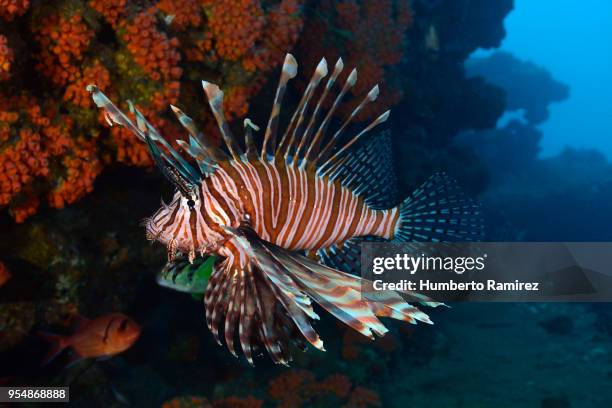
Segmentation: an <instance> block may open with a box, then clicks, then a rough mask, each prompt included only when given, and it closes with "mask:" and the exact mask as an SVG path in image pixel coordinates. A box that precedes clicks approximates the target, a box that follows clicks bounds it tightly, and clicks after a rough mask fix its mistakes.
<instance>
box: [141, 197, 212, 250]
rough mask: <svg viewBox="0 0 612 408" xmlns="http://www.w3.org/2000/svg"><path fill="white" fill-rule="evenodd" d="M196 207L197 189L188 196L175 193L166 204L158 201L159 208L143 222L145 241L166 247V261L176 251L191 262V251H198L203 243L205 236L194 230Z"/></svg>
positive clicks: (198, 213)
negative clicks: (187, 257)
mask: <svg viewBox="0 0 612 408" xmlns="http://www.w3.org/2000/svg"><path fill="white" fill-rule="evenodd" d="M200 206H201V201H200V194H199V189H197V188H196V189H194V190H193V192H192V193H191V194H190V195H185V194H183V193H182V192H181V191H180V190H176V192H175V193H174V196H173V197H172V200H171V201H170V203H169V204H166V203H165V202H164V201H163V200H162V201H161V206H160V208H159V209H158V210H157V211H155V213H154V214H153V215H152V216H151V217H149V218H146V219H145V220H144V221H143V225H144V227H145V228H146V236H147V239H148V240H151V241H158V242H161V243H162V244H164V245H166V246H167V248H168V259H169V260H170V261H172V260H174V257H175V255H176V253H177V252H181V253H184V254H187V255H188V256H189V257H190V259H191V260H193V257H195V251H196V250H199V251H201V249H202V245H203V244H205V242H204V240H205V237H203V236H201V231H199V229H198V228H197V226H198V224H199V223H200V222H201V221H202V216H201V215H200V214H201V212H200Z"/></svg>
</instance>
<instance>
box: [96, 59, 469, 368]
mask: <svg viewBox="0 0 612 408" xmlns="http://www.w3.org/2000/svg"><path fill="white" fill-rule="evenodd" d="M343 68H344V67H343V63H342V60H341V59H340V60H338V62H337V63H336V65H335V67H334V69H333V72H332V73H331V75H330V76H329V79H328V80H327V82H326V84H325V85H324V86H323V89H322V90H320V92H319V93H320V96H319V97H318V101H316V103H314V102H313V100H314V99H315V98H314V95H315V93H316V91H317V88H318V86H319V85H320V83H321V81H322V79H323V78H324V77H326V76H327V74H328V70H327V64H326V62H325V60H324V59H323V60H322V61H321V62H320V63H319V65H318V66H317V68H316V70H315V73H314V74H313V76H312V78H311V80H310V83H309V84H308V86H307V88H306V90H305V92H304V95H303V96H302V98H301V100H300V102H299V104H298V106H297V109H296V111H295V113H294V114H293V116H292V118H291V120H290V122H289V124H288V126H287V128H286V130H285V131H284V132H283V134H282V135H279V132H278V125H279V113H280V108H281V104H282V99H283V95H284V93H285V90H286V87H287V83H288V81H289V80H290V79H291V78H293V77H294V76H295V75H296V73H297V62H296V61H295V59H294V58H293V56H291V55H290V54H288V55H287V57H286V58H285V63H284V65H283V69H282V73H281V78H280V83H279V86H278V88H277V91H276V96H275V99H274V102H273V107H272V113H271V115H270V120H269V122H268V124H267V127H266V130H265V134H264V137H263V143H262V146H261V148H257V146H256V144H255V141H254V137H253V130H259V129H258V128H257V127H256V126H255V125H254V124H253V123H252V122H251V121H250V120H249V119H246V120H245V139H244V146H245V149H244V150H243V148H242V147H241V143H239V141H238V140H237V138H235V137H234V136H233V135H232V133H231V130H230V128H229V125H228V124H227V122H226V120H225V118H224V115H223V111H222V105H223V93H222V92H221V90H220V89H219V88H218V87H217V86H216V85H213V84H210V83H208V82H203V87H204V91H205V93H206V95H207V97H208V100H209V104H210V106H211V109H212V112H213V114H214V116H215V118H216V120H217V123H218V125H219V129H220V131H221V134H222V136H223V140H224V142H225V144H226V147H227V151H224V150H222V149H220V148H218V147H216V146H212V145H210V144H209V143H208V142H207V140H206V138H204V137H203V135H202V134H201V133H200V132H199V131H198V130H197V128H196V127H195V125H194V122H193V121H192V120H191V119H190V118H189V117H188V116H187V115H185V114H184V113H183V112H182V111H181V110H179V109H178V108H176V107H174V106H172V110H173V111H174V113H175V114H176V115H177V117H178V119H179V121H180V122H181V124H182V125H183V126H184V127H185V128H186V130H187V132H188V133H189V142H186V141H184V140H178V141H177V143H178V144H179V146H180V147H181V148H182V149H183V150H184V151H185V152H186V153H187V154H188V155H189V156H190V157H191V158H192V159H193V162H195V163H196V164H197V168H196V167H194V166H193V165H192V164H191V163H190V162H188V161H187V160H185V159H184V158H182V157H181V156H180V155H179V154H178V152H177V151H176V150H174V149H173V148H172V147H171V146H170V144H169V143H168V142H166V140H165V139H164V138H163V137H162V136H161V135H160V134H159V133H158V132H157V130H156V129H155V128H153V126H151V125H150V124H149V122H147V121H146V119H145V118H144V117H143V115H142V114H141V113H140V112H139V111H138V109H136V108H135V107H134V106H132V105H131V104H130V110H131V112H132V113H133V114H134V115H135V116H136V123H135V124H134V123H133V122H132V120H131V119H130V118H129V117H128V116H127V115H125V114H124V113H122V112H121V111H120V110H119V109H118V108H117V107H116V106H115V105H114V104H113V103H112V102H111V101H110V100H109V99H108V98H107V97H106V96H105V95H104V94H102V93H101V92H100V91H99V90H98V89H97V88H96V87H95V86H93V85H90V86H89V87H88V90H89V91H90V92H91V93H92V96H93V99H94V101H95V102H96V104H97V105H98V106H99V107H101V108H103V109H104V111H105V114H106V118H107V120H108V122H109V124H111V125H112V124H113V123H116V124H119V125H122V126H126V127H128V128H129V129H130V130H132V131H133V132H134V133H135V134H136V135H137V136H138V137H139V138H140V139H142V140H143V141H144V142H145V143H147V144H148V147H149V150H150V153H151V155H152V157H153V159H154V161H155V163H156V164H157V166H158V167H159V169H160V170H161V171H162V173H163V174H164V175H165V176H166V177H167V178H168V179H169V180H170V181H171V182H172V183H173V184H174V185H175V186H176V193H175V194H174V197H173V199H172V201H171V202H170V203H169V204H165V203H163V202H162V206H161V208H160V209H159V210H158V211H157V212H156V213H155V214H154V215H153V216H152V217H150V218H148V219H147V220H146V222H145V226H146V230H147V238H148V239H151V240H156V241H159V242H161V243H163V244H165V245H166V246H167V248H168V265H167V266H166V268H171V267H172V265H173V263H174V262H176V261H177V257H186V258H187V259H188V260H189V261H190V262H193V261H194V260H195V258H196V257H197V256H198V255H199V256H204V255H206V254H216V255H218V256H219V258H220V261H218V262H217V264H216V265H215V268H214V271H213V274H212V275H211V277H210V280H209V282H208V286H207V289H206V292H205V295H204V301H205V308H206V321H207V324H208V326H209V328H210V329H211V331H212V332H213V335H214V336H215V338H216V339H217V341H218V342H219V343H220V344H221V338H222V337H223V338H224V340H225V343H226V345H227V347H228V349H229V350H230V351H231V352H232V353H233V354H234V355H236V354H237V353H236V351H235V350H236V347H235V340H236V338H238V339H239V343H240V347H241V349H242V351H243V353H244V355H245V356H246V358H247V360H248V361H249V362H250V363H251V364H252V362H253V356H254V353H255V352H256V351H259V350H261V349H266V350H267V351H268V353H269V354H270V356H271V357H272V359H273V361H274V362H276V363H281V364H287V363H288V362H289V361H290V360H291V354H290V345H291V344H295V345H297V346H299V347H301V348H305V347H306V344H307V343H310V344H311V345H313V346H314V347H316V348H319V349H321V350H323V342H322V341H321V339H320V338H319V336H318V334H317V333H316V331H315V330H314V328H313V327H312V322H313V320H317V319H318V318H319V317H318V315H317V314H316V313H315V310H314V308H313V301H314V302H315V303H318V304H319V305H320V306H321V307H323V308H324V309H325V310H327V311H328V312H330V313H331V314H332V315H334V316H335V317H336V318H338V319H339V320H341V321H343V322H344V323H346V324H347V325H349V326H350V327H351V328H353V329H355V330H357V331H359V332H360V333H362V334H363V335H365V336H368V337H370V338H373V337H374V334H376V335H380V336H382V335H384V334H385V332H386V331H387V329H386V328H385V326H384V325H383V324H382V323H381V322H380V320H379V319H378V317H381V316H382V317H392V318H395V319H400V320H404V321H408V322H411V323H415V322H416V321H422V322H426V323H431V321H430V320H429V318H428V317H427V315H426V314H425V313H423V312H421V311H420V310H419V309H418V308H417V307H416V306H413V305H410V304H409V303H407V302H406V301H405V300H404V299H403V298H402V297H401V296H400V295H399V294H397V293H395V292H385V293H377V294H376V297H375V298H374V297H369V295H368V294H366V293H365V292H363V293H362V290H361V285H362V283H363V280H362V279H361V278H359V277H358V276H355V275H353V274H350V273H347V272H351V271H350V269H353V270H352V271H353V272H354V268H355V265H357V263H358V258H359V253H358V245H357V244H358V242H359V240H360V239H363V238H364V237H377V238H378V239H383V240H394V241H400V242H402V241H416V240H419V241H438V240H462V239H463V240H471V239H474V238H477V237H478V234H479V233H480V229H481V223H480V220H479V218H478V217H479V211H478V208H477V206H476V205H475V204H473V203H472V202H471V201H470V200H469V199H468V198H467V197H465V196H464V195H463V194H462V193H461V192H460V191H459V190H458V188H457V186H456V184H454V183H453V182H452V181H451V180H449V179H448V178H447V177H445V176H444V175H435V176H433V177H432V178H430V179H429V180H428V181H427V182H426V183H425V184H424V185H423V186H422V187H421V188H419V189H418V190H416V191H415V192H414V193H413V194H412V195H411V196H410V197H409V198H407V199H406V200H404V201H403V202H402V203H401V204H400V205H398V206H396V207H392V208H385V207H384V206H383V205H381V196H384V194H382V192H383V191H384V190H385V188H387V187H388V186H385V185H384V184H385V183H382V182H381V181H380V180H381V178H380V177H378V178H377V174H378V176H382V177H383V178H384V174H381V173H384V172H385V170H384V169H383V168H382V166H383V163H384V162H386V160H379V161H378V162H376V161H375V160H374V158H373V157H372V156H377V155H378V154H377V153H380V152H381V150H380V149H381V148H379V147H377V146H379V145H378V144H377V143H376V140H378V139H380V140H382V139H383V137H382V136H378V137H376V138H375V140H374V142H373V143H372V146H374V147H372V148H371V149H370V150H369V152H370V153H368V154H364V150H363V149H357V150H356V148H354V147H353V145H355V144H356V143H357V142H358V141H359V140H361V139H362V138H363V136H364V135H365V134H367V133H368V131H370V130H371V129H372V128H374V127H375V126H377V125H379V124H381V123H383V122H385V121H386V120H387V118H388V116H389V113H388V112H385V113H383V114H382V115H380V116H379V117H378V118H377V119H376V120H374V121H373V122H372V123H371V124H370V125H369V126H367V127H366V128H365V129H364V130H363V131H361V132H359V133H357V134H356V135H355V136H353V137H351V138H350V139H349V140H348V141H347V142H346V143H342V144H341V143H340V140H342V139H343V138H342V137H341V136H342V134H343V133H344V132H345V131H346V132H347V133H348V125H349V124H350V122H351V120H352V119H353V118H354V116H355V115H357V114H358V113H359V112H360V111H361V109H363V107H364V106H365V105H366V104H367V103H371V102H373V101H374V100H376V98H377V96H378V87H377V86H376V87H374V88H373V89H372V90H371V91H370V92H369V93H368V94H367V95H366V96H365V98H364V99H363V100H362V101H361V102H360V103H359V105H358V106H357V107H356V108H355V110H354V111H353V113H352V114H351V115H350V116H349V118H348V119H346V120H345V121H344V122H343V123H342V124H341V125H340V126H339V129H338V130H337V131H335V132H334V133H333V134H332V133H331V132H329V131H328V130H329V125H330V122H332V118H333V116H334V114H335V111H336V108H337V106H338V104H339V103H340V101H341V100H342V98H343V96H344V95H345V94H346V93H347V92H348V91H349V90H350V89H351V88H352V87H353V85H354V84H355V82H356V80H357V71H356V70H353V71H352V72H351V73H350V74H349V75H348V76H347V79H346V80H345V82H344V84H343V85H341V86H340V87H339V88H340V91H339V92H338V94H337V95H336V97H335V98H332V93H333V89H334V84H335V83H336V81H337V79H338V77H339V76H340V73H341V72H342V70H343ZM327 99H330V100H331V107H330V109H329V111H328V112H323V108H322V107H323V105H324V102H326V101H327ZM377 149H379V150H377ZM366 153H367V152H366ZM372 163H374V165H372ZM340 269H343V270H344V271H343V270H340ZM347 269H349V271H347ZM409 295H411V298H412V299H416V300H417V301H420V303H423V304H426V305H429V306H436V305H438V304H437V303H435V302H431V301H429V300H428V299H426V298H424V297H422V296H420V295H418V294H409Z"/></svg>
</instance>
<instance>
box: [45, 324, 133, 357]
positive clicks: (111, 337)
mask: <svg viewBox="0 0 612 408" xmlns="http://www.w3.org/2000/svg"><path fill="white" fill-rule="evenodd" d="M80 320H81V321H80V324H79V325H78V327H77V329H76V330H75V332H74V333H73V334H72V335H70V336H59V335H56V334H47V333H41V336H42V337H43V338H44V339H46V340H48V341H49V342H50V343H52V344H53V347H52V348H51V350H50V351H49V353H48V354H47V357H46V358H45V360H44V362H43V365H45V364H47V363H49V362H50V361H51V360H53V359H54V358H55V357H56V356H57V355H58V354H59V353H61V352H62V351H63V350H64V349H66V348H68V347H70V348H71V349H72V351H73V353H74V354H73V356H72V358H71V362H75V361H78V360H81V359H84V358H103V357H112V356H115V355H117V354H119V353H121V352H123V351H125V350H127V349H129V348H130V347H131V346H132V345H133V344H134V343H135V342H136V340H138V337H139V336H140V331H141V328H140V326H139V325H138V323H136V322H135V321H134V320H132V319H131V318H129V317H127V316H126V315H124V314H121V313H109V314H107V315H104V316H101V317H98V318H96V319H93V320H88V319H83V318H81V319H80Z"/></svg>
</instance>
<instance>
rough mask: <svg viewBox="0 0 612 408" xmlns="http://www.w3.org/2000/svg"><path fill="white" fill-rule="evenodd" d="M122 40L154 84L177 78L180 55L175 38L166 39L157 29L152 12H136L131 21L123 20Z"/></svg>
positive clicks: (179, 72) (164, 34)
mask: <svg viewBox="0 0 612 408" xmlns="http://www.w3.org/2000/svg"><path fill="white" fill-rule="evenodd" d="M122 28H123V29H124V34H123V40H124V41H125V42H126V43H127V48H128V49H129V50H130V52H131V53H132V56H133V57H134V60H135V61H136V63H137V64H138V65H139V66H140V67H141V68H142V69H143V70H144V71H145V72H146V73H147V74H148V75H149V77H151V79H153V80H155V81H159V80H169V79H178V78H180V76H181V73H182V70H181V69H180V68H179V67H178V63H179V61H180V59H181V56H180V54H179V52H178V50H177V47H178V45H179V41H178V39H177V38H175V37H173V38H170V39H169V38H168V36H167V35H166V33H164V32H162V31H159V30H158V29H157V27H156V18H155V14H154V12H153V10H151V9H150V10H146V11H143V12H141V13H139V14H138V15H137V16H136V17H135V18H134V19H133V20H132V21H127V20H125V21H123V22H122Z"/></svg>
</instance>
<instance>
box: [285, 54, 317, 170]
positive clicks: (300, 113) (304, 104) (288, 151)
mask: <svg viewBox="0 0 612 408" xmlns="http://www.w3.org/2000/svg"><path fill="white" fill-rule="evenodd" d="M327 72H328V71H327V61H326V60H325V58H322V59H321V61H319V64H317V68H316V69H315V72H314V73H313V74H312V78H311V79H310V82H309V83H308V85H307V86H306V90H305V91H304V94H303V95H302V99H301V100H300V103H299V104H298V106H297V108H296V109H295V112H294V113H293V116H292V117H291V121H290V122H289V125H288V126H287V128H286V129H285V133H284V134H283V137H282V139H281V142H280V144H279V147H278V150H277V152H276V154H277V156H280V157H282V158H283V159H284V161H285V162H286V163H289V160H288V159H289V157H290V156H292V153H293V148H294V147H295V144H296V140H297V137H298V132H299V130H300V127H301V125H302V122H303V121H304V114H305V112H306V109H307V108H308V103H309V102H310V99H311V98H312V95H313V94H314V92H315V90H316V88H317V86H318V85H319V83H320V82H321V79H323V78H324V77H325V76H326V75H327Z"/></svg>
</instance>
